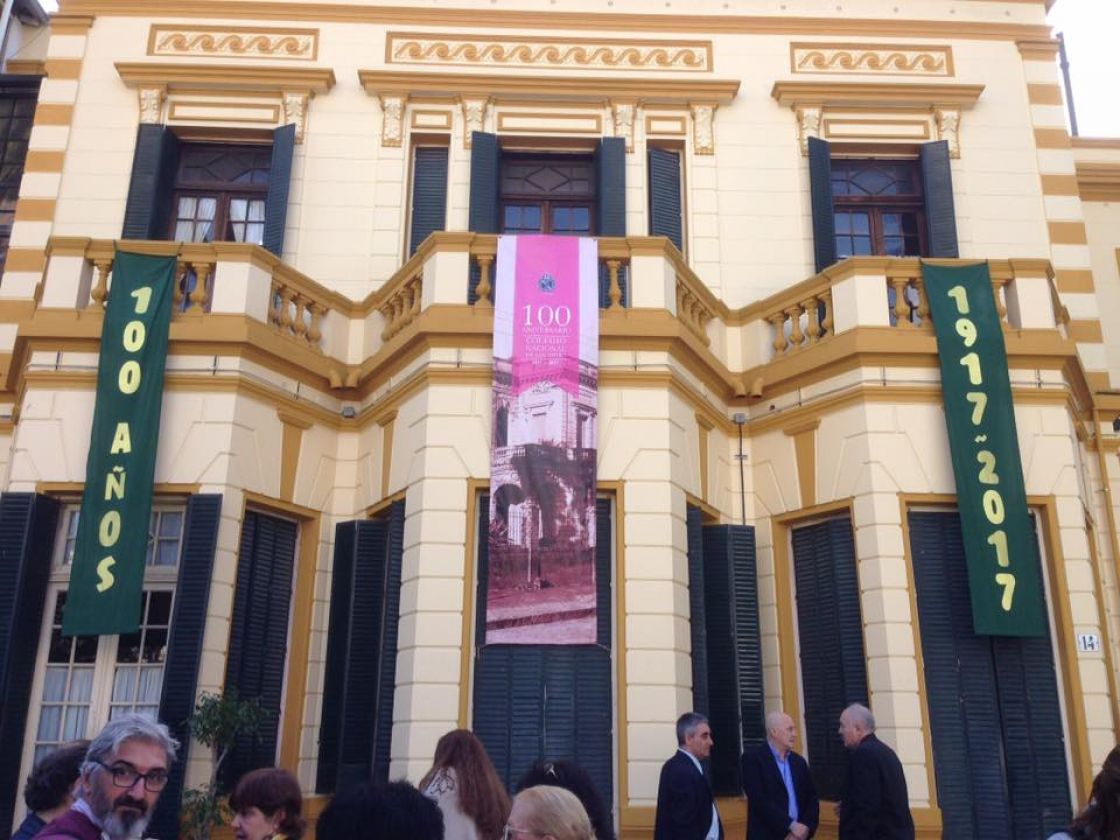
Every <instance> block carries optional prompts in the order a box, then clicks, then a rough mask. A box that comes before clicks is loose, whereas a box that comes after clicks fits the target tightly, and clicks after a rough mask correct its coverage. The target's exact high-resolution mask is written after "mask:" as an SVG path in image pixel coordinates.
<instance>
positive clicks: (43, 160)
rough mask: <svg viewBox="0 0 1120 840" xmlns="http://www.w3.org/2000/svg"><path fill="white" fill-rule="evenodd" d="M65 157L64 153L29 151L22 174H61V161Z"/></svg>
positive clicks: (41, 150) (42, 150)
mask: <svg viewBox="0 0 1120 840" xmlns="http://www.w3.org/2000/svg"><path fill="white" fill-rule="evenodd" d="M65 156H66V152H64V151H49V150H46V149H30V150H28V152H27V160H26V161H25V162H24V166H23V171H24V172H61V171H62V161H63V158H64V157H65Z"/></svg>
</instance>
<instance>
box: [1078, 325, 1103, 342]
mask: <svg viewBox="0 0 1120 840" xmlns="http://www.w3.org/2000/svg"><path fill="white" fill-rule="evenodd" d="M1069 335H1070V338H1072V339H1073V340H1074V341H1076V342H1077V343H1078V344H1100V343H1102V342H1103V341H1104V331H1103V330H1102V329H1101V322H1100V321H1099V320H1083V321H1070V322H1069Z"/></svg>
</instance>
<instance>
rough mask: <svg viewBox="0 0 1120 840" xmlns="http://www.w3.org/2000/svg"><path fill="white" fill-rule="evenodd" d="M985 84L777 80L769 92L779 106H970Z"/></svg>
mask: <svg viewBox="0 0 1120 840" xmlns="http://www.w3.org/2000/svg"><path fill="white" fill-rule="evenodd" d="M983 92H984V85H962V84H950V83H936V82H923V83H921V84H915V83H912V82H899V83H892V82H840V81H830V82H817V81H805V82H801V81H798V82H775V83H774V87H773V89H772V90H771V91H770V95H771V96H772V97H773V98H774V99H776V100H777V101H778V104H779V105H784V106H788V107H790V108H796V107H798V106H800V105H815V106H837V105H842V106H846V107H866V108H934V107H952V108H971V107H973V106H974V105H975V104H976V102H977V100H979V98H980V95H981V94H982V93H983Z"/></svg>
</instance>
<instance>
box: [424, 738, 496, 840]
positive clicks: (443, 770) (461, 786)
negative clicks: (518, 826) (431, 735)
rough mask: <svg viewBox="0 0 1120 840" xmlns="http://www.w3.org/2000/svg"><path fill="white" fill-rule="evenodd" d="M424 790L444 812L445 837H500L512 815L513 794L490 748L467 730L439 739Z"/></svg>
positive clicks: (455, 839) (485, 839) (480, 839)
mask: <svg viewBox="0 0 1120 840" xmlns="http://www.w3.org/2000/svg"><path fill="white" fill-rule="evenodd" d="M420 791H421V792H422V793H423V794H424V795H425V796H427V797H428V798H429V799H432V800H434V801H435V803H436V804H437V805H438V806H439V809H440V811H442V812H443V832H444V833H443V836H444V840H498V838H500V837H501V836H502V826H503V825H505V822H506V816H507V815H508V814H509V794H507V793H506V789H505V786H504V785H503V784H502V780H501V779H499V778H498V773H497V771H496V770H495V769H494V765H493V764H492V763H491V762H490V756H489V755H487V754H486V747H484V746H482V742H481V741H480V740H478V738H477V737H475V735H474V733H473V732H471V731H470V730H467V729H453V730H451V731H450V732H448V733H446V734H445V735H444V736H443V737H442V738H440V739H439V743H437V744H436V754H435V758H434V759H433V761H432V769H431V770H429V771H428V774H427V775H426V776H424V778H423V779H421V780H420Z"/></svg>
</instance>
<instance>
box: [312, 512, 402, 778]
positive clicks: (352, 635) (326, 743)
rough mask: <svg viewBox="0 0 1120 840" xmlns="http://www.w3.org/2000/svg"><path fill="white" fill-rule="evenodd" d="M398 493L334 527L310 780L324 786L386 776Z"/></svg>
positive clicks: (390, 725)
mask: <svg viewBox="0 0 1120 840" xmlns="http://www.w3.org/2000/svg"><path fill="white" fill-rule="evenodd" d="M404 508H405V503H404V502H403V501H399V502H394V503H393V504H392V505H391V506H390V508H389V510H388V514H387V515H386V516H383V517H380V518H377V519H367V520H358V521H354V522H342V523H339V525H338V526H337V528H336V529H335V553H334V570H333V573H332V580H331V601H330V621H329V625H328V630H327V661H326V668H325V673H324V679H323V707H322V717H321V719H320V734H319V769H318V775H317V777H316V785H315V788H316V790H317V791H318V792H320V793H331V792H334V791H337V790H341V789H343V788H346V787H348V786H350V785H352V784H354V783H356V782H360V781H364V780H366V779H373V780H374V781H377V782H386V781H388V779H389V756H390V749H391V746H392V732H393V694H394V690H395V688H396V668H397V622H398V615H399V611H400V583H401V560H402V556H403V553H404V552H403V545H404Z"/></svg>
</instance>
